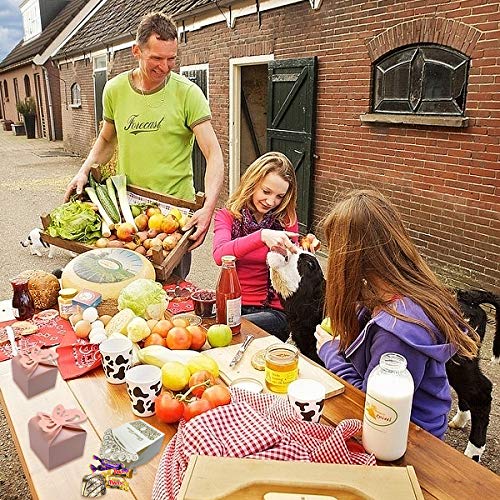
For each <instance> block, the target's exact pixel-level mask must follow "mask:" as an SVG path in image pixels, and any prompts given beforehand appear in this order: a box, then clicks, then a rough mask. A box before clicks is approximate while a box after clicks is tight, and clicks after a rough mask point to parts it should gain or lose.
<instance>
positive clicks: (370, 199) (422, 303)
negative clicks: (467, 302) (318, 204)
mask: <svg viewBox="0 0 500 500" xmlns="http://www.w3.org/2000/svg"><path fill="white" fill-rule="evenodd" d="M324 229H325V235H326V239H327V241H328V244H329V258H328V266H327V285H326V315H327V316H328V317H329V318H330V321H331V327H332V331H333V332H335V334H336V335H335V336H334V338H333V340H332V337H331V336H330V335H328V333H327V332H325V330H323V329H322V328H321V327H320V326H318V327H317V328H316V334H315V336H316V339H317V349H318V355H319V357H320V358H321V360H322V361H323V362H324V363H325V366H326V367H327V368H328V369H329V370H331V371H332V372H334V373H336V374H337V375H339V376H340V377H342V378H343V379H345V380H347V381H348V382H350V383H351V384H353V385H354V386H356V387H358V388H359V389H362V390H363V391H366V384H367V381H368V375H370V372H371V371H372V370H373V368H375V366H376V365H377V364H378V363H379V360H380V357H381V355H382V354H384V353H385V352H396V353H399V354H401V355H403V356H404V357H405V358H406V359H407V361H408V366H407V368H408V370H409V371H410V373H411V375H412V377H413V382H414V384H415V393H414V396H413V406H412V413H411V420H412V421H413V422H414V423H416V424H418V425H419V426H421V427H422V428H424V429H426V430H427V431H429V432H431V433H432V434H434V435H435V436H437V437H439V438H442V437H443V435H444V432H445V430H446V426H447V414H448V412H449V410H450V407H451V395H450V387H449V384H448V378H447V376H446V368H445V363H446V362H447V361H448V360H449V359H450V358H451V357H452V356H453V355H454V354H455V353H458V354H460V355H462V356H465V357H467V358H472V357H473V356H475V355H476V354H477V349H478V347H477V341H478V337H477V334H476V332H475V331H474V330H473V329H472V328H470V326H469V325H468V323H467V322H466V321H465V320H464V318H463V316H462V314H461V312H460V310H459V308H458V304H457V302H456V299H455V298H454V296H453V295H452V293H450V292H449V291H448V290H447V289H446V288H445V287H444V286H443V285H442V284H441V283H440V282H439V280H438V279H437V278H436V276H435V275H434V273H433V272H432V271H431V270H430V268H429V267H428V266H427V264H426V263H425V262H424V260H423V259H422V257H421V256H420V255H419V253H418V251H417V249H416V247H415V245H414V244H413V242H412V241H411V239H410V237H409V235H408V233H407V232H406V230H405V228H404V226H403V223H402V221H401V218H400V216H399V214H398V212H397V211H396V210H395V208H394V207H393V205H392V204H391V203H390V202H389V201H388V200H387V199H385V198H384V197H383V196H382V195H381V194H379V193H377V192H375V191H368V190H363V191H354V192H351V193H350V194H349V195H348V196H347V197H346V198H345V199H344V200H342V201H340V202H339V203H337V204H336V205H335V207H334V208H333V211H332V212H331V213H330V215H329V216H328V218H327V219H326V221H325V225H324Z"/></svg>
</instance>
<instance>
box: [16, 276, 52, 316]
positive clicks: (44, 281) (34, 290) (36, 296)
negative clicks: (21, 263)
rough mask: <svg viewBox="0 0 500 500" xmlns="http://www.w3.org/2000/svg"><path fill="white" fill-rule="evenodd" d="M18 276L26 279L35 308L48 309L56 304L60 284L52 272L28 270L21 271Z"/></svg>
mask: <svg viewBox="0 0 500 500" xmlns="http://www.w3.org/2000/svg"><path fill="white" fill-rule="evenodd" d="M19 277H20V278H27V279H28V290H29V292H30V295H31V296H32V297H33V302H34V304H35V309H50V308H51V307H54V306H55V305H56V304H57V297H58V295H59V290H60V289H61V286H60V285H59V280H58V279H57V278H56V277H55V276H54V275H53V274H50V273H47V272H45V271H40V270H29V271H24V272H22V273H21V274H20V275H19Z"/></svg>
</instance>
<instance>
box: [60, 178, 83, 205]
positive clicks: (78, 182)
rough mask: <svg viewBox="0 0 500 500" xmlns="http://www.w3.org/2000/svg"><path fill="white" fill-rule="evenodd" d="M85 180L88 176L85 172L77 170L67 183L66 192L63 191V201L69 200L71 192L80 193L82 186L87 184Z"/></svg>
mask: <svg viewBox="0 0 500 500" xmlns="http://www.w3.org/2000/svg"><path fill="white" fill-rule="evenodd" d="M87 181H88V176H87V175H86V174H85V173H83V172H81V171H79V172H78V173H77V174H76V175H75V176H74V177H73V179H71V182H70V183H69V184H68V187H67V188H66V193H64V201H65V202H66V201H69V199H70V197H71V195H72V194H73V193H76V194H77V195H79V194H82V192H83V188H84V187H85V185H86V184H87Z"/></svg>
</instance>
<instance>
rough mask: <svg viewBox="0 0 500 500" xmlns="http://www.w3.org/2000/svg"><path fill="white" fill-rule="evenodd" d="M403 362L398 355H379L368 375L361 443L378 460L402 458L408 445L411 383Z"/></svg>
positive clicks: (390, 353)
mask: <svg viewBox="0 0 500 500" xmlns="http://www.w3.org/2000/svg"><path fill="white" fill-rule="evenodd" d="M406 364H407V362H406V358H405V357H404V356H401V354H396V353H393V352H389V353H385V354H382V356H381V358H380V363H379V365H377V366H376V367H375V368H374V369H373V371H372V372H371V373H370V376H369V377H368V384H367V387H366V400H365V411H364V416H363V446H364V447H365V449H366V450H367V451H368V452H370V453H373V454H374V455H375V456H376V457H377V458H378V459H379V460H385V461H392V460H397V459H398V458H401V457H402V456H403V455H404V454H405V451H406V447H407V444H408V429H409V425H410V414H411V405H412V401H413V389H414V385H413V379H412V377H411V374H410V372H409V371H408V370H407V369H406Z"/></svg>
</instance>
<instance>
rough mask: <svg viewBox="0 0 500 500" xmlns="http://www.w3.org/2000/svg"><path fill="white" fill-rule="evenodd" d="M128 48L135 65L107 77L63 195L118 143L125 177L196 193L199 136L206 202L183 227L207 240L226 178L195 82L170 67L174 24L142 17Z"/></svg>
mask: <svg viewBox="0 0 500 500" xmlns="http://www.w3.org/2000/svg"><path fill="white" fill-rule="evenodd" d="M132 54H133V56H134V57H135V59H137V61H138V67H137V68H135V69H134V70H132V71H127V72H124V73H121V74H120V75H117V76H116V77H114V78H112V79H111V80H110V81H108V82H107V84H106V87H105V88H104V94H103V115H104V124H103V127H102V129H101V131H100V133H99V136H98V137H97V140H96V143H95V144H94V146H93V148H92V149H91V151H90V153H89V155H88V157H87V159H86V160H85V161H84V163H83V165H82V166H81V168H80V170H79V171H78V173H77V174H76V175H75V177H74V178H73V179H72V180H71V182H70V183H69V184H68V188H67V190H66V194H65V199H69V197H70V196H71V194H72V193H73V192H74V191H76V192H77V193H78V194H79V193H81V192H82V190H83V187H84V186H85V184H86V183H87V180H88V175H89V171H90V168H91V167H92V165H94V164H96V163H97V164H104V163H106V162H108V161H109V160H110V158H111V156H112V155H113V152H114V150H115V145H116V143H117V142H118V171H119V173H123V174H126V175H127V182H128V183H130V184H135V185H138V186H141V187H144V188H147V189H151V190H153V191H157V192H160V193H165V194H168V195H171V196H176V197H178V198H182V199H194V187H193V170H192V165H191V154H192V149H193V143H194V137H196V140H197V142H198V145H199V147H200V149H201V151H202V153H203V155H204V156H205V159H206V161H207V169H206V174H205V203H204V205H203V207H202V208H201V209H199V210H198V211H196V212H195V213H194V215H193V217H192V218H191V220H190V221H189V222H188V223H187V224H186V226H185V227H184V229H189V228H191V227H193V226H196V231H195V232H194V233H193V235H192V236H191V239H192V240H193V244H192V245H191V247H190V250H193V249H194V248H196V247H198V246H199V245H201V244H202V243H203V240H204V239H205V236H206V233H207V231H208V228H209V226H210V222H211V219H212V215H213V212H214V209H215V205H216V202H217V198H218V196H219V193H220V190H221V187H222V182H223V177H224V164H223V159H222V152H221V149H220V146H219V142H218V141H217V137H216V136H215V132H214V130H213V128H212V124H211V121H210V120H211V114H210V108H209V106H208V102H207V100H206V98H205V96H204V95H203V93H202V91H201V90H200V88H199V87H198V86H196V85H195V84H194V83H192V82H190V81H189V80H188V79H187V78H184V77H183V76H180V75H178V74H176V73H173V72H172V71H171V70H172V68H173V67H174V66H175V64H176V58H177V28H176V26H175V24H174V23H173V21H172V20H171V19H170V18H169V17H167V16H165V15H164V14H162V13H151V14H148V15H146V16H144V18H143V19H142V21H141V23H140V24H139V27H138V30H137V36H136V41H135V43H134V45H133V46H132ZM181 274H183V275H184V276H185V274H187V272H182V273H181ZM184 276H183V277H184Z"/></svg>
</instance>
